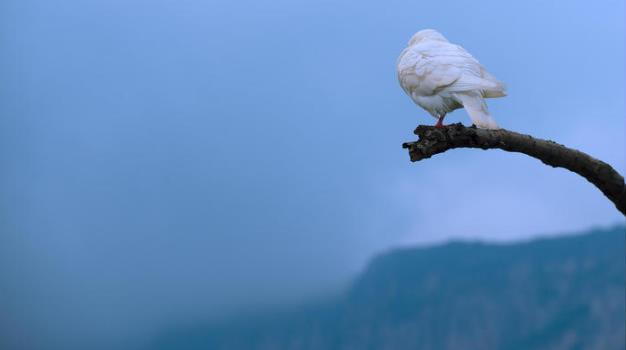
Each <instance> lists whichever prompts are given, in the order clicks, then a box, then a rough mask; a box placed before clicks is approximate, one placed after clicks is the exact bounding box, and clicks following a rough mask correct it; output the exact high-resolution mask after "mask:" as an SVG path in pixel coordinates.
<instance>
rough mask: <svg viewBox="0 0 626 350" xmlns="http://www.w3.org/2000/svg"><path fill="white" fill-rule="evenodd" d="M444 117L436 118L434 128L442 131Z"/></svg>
mask: <svg viewBox="0 0 626 350" xmlns="http://www.w3.org/2000/svg"><path fill="white" fill-rule="evenodd" d="M445 117H446V115H445V114H444V115H442V116H440V117H439V118H437V124H435V128H437V129H443V128H444V127H445V125H443V118H445Z"/></svg>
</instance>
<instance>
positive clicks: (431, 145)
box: [402, 123, 626, 216]
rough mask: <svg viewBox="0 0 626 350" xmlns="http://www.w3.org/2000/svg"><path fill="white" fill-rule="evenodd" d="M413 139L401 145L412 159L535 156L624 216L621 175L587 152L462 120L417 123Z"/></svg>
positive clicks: (624, 192) (624, 190)
mask: <svg viewBox="0 0 626 350" xmlns="http://www.w3.org/2000/svg"><path fill="white" fill-rule="evenodd" d="M415 134H416V135H418V136H419V139H418V140H417V141H416V142H407V143H404V144H403V145H402V147H403V148H407V149H408V150H409V155H410V156H411V161H412V162H416V161H419V160H422V159H427V158H430V157H432V156H433V155H435V154H439V153H443V152H445V151H447V150H449V149H453V148H480V149H484V150H486V149H491V148H499V149H501V150H505V151H508V152H519V153H524V154H526V155H529V156H531V157H534V158H537V159H539V160H540V161H542V162H543V163H544V164H547V165H550V166H552V167H561V168H565V169H568V170H570V171H572V172H575V173H576V174H578V175H580V176H582V177H584V178H585V179H587V180H588V181H589V182H591V183H592V184H594V185H595V186H596V187H597V188H598V189H600V191H602V193H604V195H605V196H606V197H607V198H608V199H610V200H611V201H612V202H613V203H614V204H615V207H617V210H619V211H620V212H621V213H622V214H624V215H625V216H626V186H625V185H624V177H623V176H621V175H620V174H619V173H618V172H617V171H615V169H613V168H612V167H611V166H610V165H608V164H607V163H604V162H603V161H600V160H598V159H595V158H593V157H591V156H589V155H588V154H585V153H583V152H580V151H578V150H575V149H571V148H567V147H565V146H563V145H560V144H558V143H556V142H553V141H547V140H542V139H536V138H534V137H532V136H529V135H523V134H519V133H516V132H513V131H509V130H504V129H499V130H486V129H477V128H476V127H474V126H472V127H469V128H466V127H464V126H463V125H462V124H461V123H457V124H452V125H448V126H446V127H444V128H435V127H433V126H427V125H420V126H418V127H417V129H415Z"/></svg>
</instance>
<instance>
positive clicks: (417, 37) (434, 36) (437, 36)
mask: <svg viewBox="0 0 626 350" xmlns="http://www.w3.org/2000/svg"><path fill="white" fill-rule="evenodd" d="M424 40H437V41H448V39H446V38H445V37H444V36H443V35H441V33H439V32H438V31H436V30H434V29H423V30H420V31H419V32H417V33H415V34H414V35H413V36H412V37H411V40H409V46H411V45H415V44H417V43H420V42H422V41H424Z"/></svg>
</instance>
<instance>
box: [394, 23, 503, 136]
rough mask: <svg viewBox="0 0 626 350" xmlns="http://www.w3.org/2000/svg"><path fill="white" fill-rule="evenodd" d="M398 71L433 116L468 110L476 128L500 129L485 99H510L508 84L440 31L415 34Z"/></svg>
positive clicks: (415, 98)
mask: <svg viewBox="0 0 626 350" xmlns="http://www.w3.org/2000/svg"><path fill="white" fill-rule="evenodd" d="M397 70H398V81H399V82H400V86H402V89H403V90H404V91H405V92H406V93H407V95H409V96H410V97H411V99H412V100H413V101H414V102H415V103H416V104H417V105H419V106H420V107H422V108H424V109H425V110H426V111H428V113H430V114H431V115H432V116H433V117H435V118H439V117H440V116H443V115H445V114H446V113H449V112H451V111H453V110H455V109H457V108H461V107H465V109H466V110H467V112H468V114H469V115H470V118H471V119H472V122H473V123H474V124H476V126H478V127H481V128H488V129H497V128H498V126H497V124H496V122H495V120H494V119H493V117H491V115H490V114H489V111H488V110H487V105H486V104H485V102H484V100H483V99H484V98H493V97H502V96H506V88H505V86H504V84H503V83H502V82H500V81H498V80H497V79H496V78H495V77H494V76H493V75H491V74H490V73H489V72H487V70H486V69H485V68H484V67H483V66H482V65H481V64H480V63H479V62H478V61H477V60H476V59H475V58H474V57H472V55H470V54H469V53H468V52H467V51H465V49H463V48H462V47H461V46H458V45H455V44H452V43H450V42H449V41H448V40H447V39H446V38H445V37H444V36H443V35H441V34H440V33H439V32H437V31H435V30H433V29H425V30H421V31H419V32H417V33H416V34H415V35H413V37H412V38H411V40H410V41H409V46H408V47H407V48H406V49H404V51H402V53H401V54H400V57H399V58H398V62H397Z"/></svg>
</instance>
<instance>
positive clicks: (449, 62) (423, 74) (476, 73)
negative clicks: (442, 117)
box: [414, 42, 504, 97]
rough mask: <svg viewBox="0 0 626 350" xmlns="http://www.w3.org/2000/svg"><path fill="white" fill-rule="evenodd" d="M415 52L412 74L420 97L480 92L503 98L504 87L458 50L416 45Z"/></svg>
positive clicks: (447, 45) (447, 46)
mask: <svg viewBox="0 0 626 350" xmlns="http://www.w3.org/2000/svg"><path fill="white" fill-rule="evenodd" d="M415 51H416V52H417V53H418V54H419V55H420V56H419V59H417V60H416V61H415V65H414V72H415V73H414V74H415V76H416V78H417V79H418V80H419V81H420V91H422V92H423V93H424V94H429V93H430V94H437V93H440V92H442V91H447V92H465V91H481V92H483V94H486V93H490V94H492V95H497V94H498V93H501V94H502V96H504V85H503V84H502V83H500V82H499V81H498V80H496V79H495V78H494V77H493V76H492V75H491V74H489V73H488V72H487V71H486V69H485V68H484V67H483V66H482V65H481V64H480V63H478V61H477V60H476V59H475V58H474V57H473V56H472V55H470V54H469V53H468V52H467V51H466V50H465V49H463V48H462V47H461V46H458V45H454V44H450V43H441V42H435V43H433V42H430V43H425V44H423V45H416V50H415ZM488 97H492V96H488ZM493 97H496V96H493Z"/></svg>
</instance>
